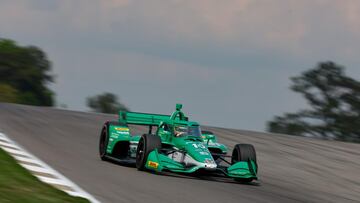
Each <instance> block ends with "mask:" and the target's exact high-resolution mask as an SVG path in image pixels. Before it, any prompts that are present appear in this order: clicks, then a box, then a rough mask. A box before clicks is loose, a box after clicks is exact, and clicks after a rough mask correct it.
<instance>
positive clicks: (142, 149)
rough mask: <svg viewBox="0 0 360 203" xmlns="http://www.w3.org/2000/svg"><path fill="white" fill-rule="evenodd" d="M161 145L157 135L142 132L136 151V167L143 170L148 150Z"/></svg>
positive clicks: (150, 150)
mask: <svg viewBox="0 0 360 203" xmlns="http://www.w3.org/2000/svg"><path fill="white" fill-rule="evenodd" d="M160 147H161V138H160V137H159V136H157V135H152V134H144V135H142V136H141V138H140V140H139V143H138V147H137V151H136V168H137V169H138V170H140V171H142V170H145V165H146V160H147V157H148V155H149V153H150V152H152V151H153V150H154V149H159V148H160Z"/></svg>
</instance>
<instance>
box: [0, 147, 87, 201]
mask: <svg viewBox="0 0 360 203" xmlns="http://www.w3.org/2000/svg"><path fill="white" fill-rule="evenodd" d="M0 202H1V203H6V202H21V203H28V202H34V203H35V202H36V203H38V202H59V203H60V202H61V203H64V202H70V203H71V202H76V203H81V202H84V203H85V202H86V203H88V202H89V201H88V200H86V199H84V198H80V197H73V196H70V195H68V194H67V193H65V192H63V191H61V190H58V189H56V188H54V187H52V186H50V185H48V184H45V183H43V182H41V181H39V180H38V179H37V178H35V176H33V175H31V174H30V173H29V172H28V171H27V170H26V169H24V168H23V167H22V166H20V165H19V164H18V163H16V161H15V160H14V159H13V158H12V157H11V156H9V155H8V154H7V153H6V152H5V151H3V150H2V149H1V148H0Z"/></svg>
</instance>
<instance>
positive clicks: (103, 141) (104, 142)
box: [99, 121, 120, 161]
mask: <svg viewBox="0 0 360 203" xmlns="http://www.w3.org/2000/svg"><path fill="white" fill-rule="evenodd" d="M110 125H120V124H119V122H116V121H107V122H106V123H104V125H103V127H102V129H101V133H100V141H99V154H100V158H101V160H104V161H105V160H106V159H107V158H106V156H107V155H108V154H107V152H106V149H107V146H108V143H109V126H110Z"/></svg>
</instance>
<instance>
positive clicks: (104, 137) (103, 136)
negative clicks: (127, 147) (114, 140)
mask: <svg viewBox="0 0 360 203" xmlns="http://www.w3.org/2000/svg"><path fill="white" fill-rule="evenodd" d="M108 126H109V125H108V123H105V124H104V126H103V127H102V129H101V133H100V141H99V154H100V158H101V160H106V148H107V144H108Z"/></svg>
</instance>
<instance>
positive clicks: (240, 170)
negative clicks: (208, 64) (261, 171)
mask: <svg viewBox="0 0 360 203" xmlns="http://www.w3.org/2000/svg"><path fill="white" fill-rule="evenodd" d="M181 108H182V105H179V104H178V105H177V106H176V111H175V112H174V113H173V114H171V115H159V114H146V113H137V112H120V113H119V121H118V122H117V123H116V124H109V128H108V134H109V136H108V142H107V147H106V152H107V156H108V158H110V159H114V160H116V161H119V162H123V163H124V162H126V163H131V162H134V161H135V159H136V151H137V144H138V142H139V139H140V137H141V135H135V134H132V133H131V131H130V128H129V125H142V126H146V127H147V132H145V133H147V134H156V135H158V136H159V137H160V138H161V148H159V149H155V150H153V151H151V152H150V153H149V154H148V156H147V161H146V165H145V167H146V168H147V169H148V170H152V171H156V172H162V171H171V172H177V173H196V172H205V173H210V174H221V175H224V176H226V177H232V178H237V179H257V174H256V173H257V165H256V163H255V162H254V160H247V161H239V162H236V163H233V164H232V163H230V161H228V160H227V158H229V157H231V156H229V155H227V152H228V150H227V147H226V146H225V145H223V144H221V143H218V141H217V137H216V136H215V135H214V134H212V133H210V132H205V131H204V132H202V133H201V131H200V125H199V124H198V123H197V122H194V121H189V118H188V117H187V116H185V114H184V113H183V112H182V111H181ZM177 127H180V128H182V129H185V130H186V129H188V130H190V131H191V132H190V131H189V132H186V131H184V132H185V133H183V134H181V135H179V136H176V133H178V132H177V131H176V128H177Z"/></svg>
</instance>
